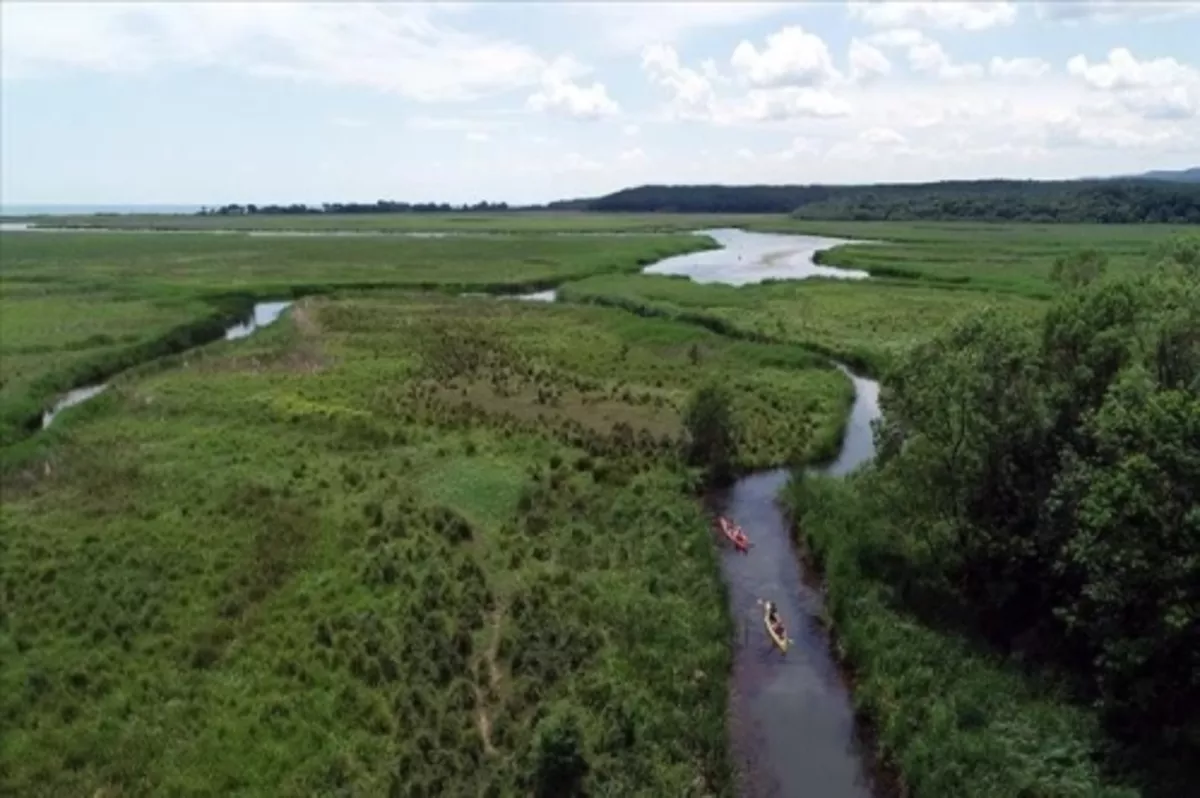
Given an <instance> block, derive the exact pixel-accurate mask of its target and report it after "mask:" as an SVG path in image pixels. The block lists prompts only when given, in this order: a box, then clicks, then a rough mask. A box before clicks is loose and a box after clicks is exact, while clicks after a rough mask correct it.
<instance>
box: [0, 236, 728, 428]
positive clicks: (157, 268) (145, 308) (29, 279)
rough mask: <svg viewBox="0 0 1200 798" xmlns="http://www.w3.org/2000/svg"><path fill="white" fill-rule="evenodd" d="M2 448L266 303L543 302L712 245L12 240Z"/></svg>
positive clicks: (645, 241)
mask: <svg viewBox="0 0 1200 798" xmlns="http://www.w3.org/2000/svg"><path fill="white" fill-rule="evenodd" d="M0 246H2V247H3V266H2V276H3V281H2V283H0V333H2V335H0V374H2V375H3V376H2V377H0V379H2V380H3V382H2V383H0V444H8V443H12V442H14V441H15V440H17V439H18V438H20V437H21V436H22V435H23V434H25V433H26V432H27V431H28V429H27V428H29V427H30V426H31V425H32V426H36V424H37V423H38V420H39V415H40V412H41V410H42V409H43V408H44V407H45V406H46V405H48V404H49V403H50V402H51V401H52V400H53V398H54V397H55V396H56V395H57V394H59V393H61V392H63V391H65V390H68V389H70V388H73V387H77V386H79V385H82V384H85V383H88V382H94V381H97V380H100V379H103V378H105V377H107V376H109V375H111V374H113V373H116V372H118V371H120V370H122V369H125V368H128V367H129V366H131V365H133V364H136V363H139V362H144V361H145V360H148V359H151V358H153V357H158V356H161V355H164V354H169V353H171V352H175V351H180V350H182V349H186V348H189V347H191V346H193V345H195V344H197V343H202V342H205V341H208V340H212V339H213V338H216V337H219V336H220V334H221V331H222V329H223V328H224V327H225V326H227V325H228V324H231V323H233V322H234V321H236V320H237V319H238V317H240V316H243V315H245V314H246V313H248V312H249V310H250V307H251V305H252V304H253V302H254V300H255V299H278V298H281V297H294V296H299V295H304V294H310V293H329V292H333V291H338V290H350V289H354V288H359V289H361V288H368V287H369V288H374V287H413V288H417V287H420V288H426V289H433V290H444V291H447V292H454V291H466V290H475V291H489V290H490V291H503V290H507V291H517V290H522V289H523V290H537V289H541V288H545V287H548V286H551V285H555V284H557V283H559V282H562V281H563V280H567V279H577V278H580V277H584V276H588V275H591V274H596V273H601V272H606V271H636V270H637V269H639V268H641V267H642V266H644V265H646V264H648V263H652V262H654V261H656V260H658V259H660V258H662V257H665V256H667V255H670V254H675V253H680V252H687V251H694V250H697V249H704V248H707V247H711V246H713V244H712V242H711V241H709V240H708V239H705V238H703V237H699V236H654V237H646V236H643V237H633V236H622V237H607V238H604V237H601V238H597V237H592V236H577V237H569V236H561V237H559V236H556V237H545V236H542V237H520V236H508V237H498V238H493V239H487V240H480V239H465V238H442V239H411V238H395V237H393V238H387V239H384V238H340V239H334V238H252V237H248V236H244V235H231V236H214V235H173V234H160V235H152V234H137V233H112V234H104V233H69V234H68V233H64V234H54V233H4V234H2V235H0Z"/></svg>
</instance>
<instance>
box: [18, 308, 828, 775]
mask: <svg viewBox="0 0 1200 798" xmlns="http://www.w3.org/2000/svg"><path fill="white" fill-rule="evenodd" d="M169 366H170V367H168V364H166V363H160V364H156V365H155V366H154V367H143V368H141V369H138V370H135V372H133V373H130V374H127V375H125V376H123V377H120V378H118V379H117V380H116V381H115V382H114V383H113V386H112V388H111V389H110V390H109V392H107V393H106V394H105V395H102V396H101V397H98V398H97V399H96V400H94V401H93V402H90V403H87V404H84V405H81V406H79V407H77V408H73V409H71V410H68V411H66V412H65V413H63V415H62V416H61V418H60V420H59V421H58V422H56V425H55V428H53V429H52V431H53V432H54V435H55V443H54V446H53V447H51V448H49V449H48V450H47V451H46V452H45V453H44V456H43V459H42V460H40V461H39V462H37V463H31V464H28V467H27V468H25V469H23V470H21V471H16V472H9V473H7V474H6V475H5V476H4V478H3V479H4V483H3V485H2V487H3V490H4V495H5V502H4V504H3V507H2V508H0V520H2V522H3V527H4V530H5V534H4V535H3V536H2V537H0V547H2V550H0V598H2V600H3V602H2V604H0V610H2V613H0V688H2V689H0V718H2V719H3V725H4V727H5V729H6V733H5V735H4V737H3V744H2V745H0V792H4V793H6V794H14V795H30V796H60V795H73V794H87V795H95V794H97V792H98V791H103V792H101V794H120V795H124V796H135V795H161V794H182V793H187V794H193V795H227V794H230V793H234V792H236V793H239V794H243V795H272V796H274V795H310V794H314V793H335V792H341V793H346V794H357V795H397V794H399V795H428V796H435V795H437V796H440V795H497V796H503V795H527V794H529V792H530V791H531V790H533V789H535V788H536V786H537V784H536V782H537V780H538V779H539V778H544V777H545V776H544V770H545V769H544V768H543V767H541V765H540V763H541V761H542V760H541V759H540V757H541V756H542V755H541V754H539V751H540V750H541V749H540V748H539V745H540V743H539V740H544V739H548V738H549V737H552V736H553V735H554V734H556V733H561V732H556V731H555V730H561V728H562V724H564V723H568V721H566V720H564V718H571V719H573V720H571V721H570V724H573V725H572V726H571V728H576V729H577V730H578V732H579V743H578V753H579V755H580V756H582V758H583V759H584V761H586V763H587V775H586V776H585V777H584V779H585V783H586V784H587V785H590V786H591V788H592V790H593V792H597V791H601V790H603V791H607V792H608V793H610V794H622V795H632V794H654V795H700V794H708V795H729V794H731V792H730V791H731V789H732V788H731V774H730V765H729V763H728V761H727V757H726V752H725V741H726V730H725V718H724V712H725V700H726V675H727V672H728V668H729V648H728V646H729V643H728V640H729V635H730V622H729V619H728V617H727V610H726V608H725V605H724V602H723V598H722V597H723V592H722V588H721V583H720V577H719V574H718V569H717V565H716V561H715V558H716V556H717V554H716V549H715V547H714V546H713V545H712V541H711V538H710V534H711V533H710V532H709V529H708V524H707V523H706V519H705V518H704V516H703V514H702V511H701V510H700V508H699V506H698V504H697V503H696V502H695V501H694V499H693V498H692V496H691V495H689V493H688V492H687V491H686V489H687V488H688V487H690V486H691V485H692V484H693V477H692V475H691V474H690V473H689V472H687V471H685V470H683V469H682V468H681V467H680V466H678V465H677V464H676V460H675V457H674V451H675V447H676V441H675V436H676V435H677V431H678V424H679V421H678V407H679V406H680V404H681V403H682V401H683V400H684V398H685V397H686V395H687V392H688V390H689V388H690V386H692V385H693V384H697V383H699V382H700V381H702V380H709V379H719V380H721V379H723V380H730V381H733V382H734V383H735V384H736V385H738V386H739V387H740V389H741V390H740V391H739V397H740V401H739V404H738V409H739V413H740V415H741V417H742V419H743V420H744V425H745V429H746V433H745V435H746V438H747V441H746V446H745V447H744V448H745V451H746V457H747V461H746V462H745V463H743V465H747V466H748V465H753V464H755V463H757V462H758V461H761V462H763V463H766V462H771V461H775V460H778V459H779V458H781V457H783V456H785V455H786V454H787V452H785V451H784V447H785V443H786V445H788V446H795V445H798V444H799V443H807V444H808V445H810V446H811V447H813V449H814V450H815V449H817V448H820V447H821V446H828V445H829V444H828V443H823V442H822V441H823V440H824V439H823V438H822V436H823V435H828V436H833V437H836V435H837V432H838V428H839V425H840V421H841V418H842V416H843V414H844V406H845V404H846V402H847V400H848V386H847V385H846V382H845V380H844V379H843V378H842V377H841V375H840V374H839V373H838V372H836V371H834V370H831V369H829V368H827V367H825V365H824V364H821V363H816V362H814V361H813V358H812V356H811V355H810V354H808V353H806V352H803V351H801V350H797V349H796V348H794V347H786V346H767V345H755V344H750V343H746V342H738V341H729V340H727V339H723V338H721V337H719V336H716V335H714V334H711V333H708V332H705V331H703V330H699V329H696V328H693V327H687V326H682V325H677V324H673V323H671V322H668V321H663V320H658V319H641V318H637V317H635V316H631V315H629V314H625V313H623V312H620V311H616V310H611V309H602V308H590V307H585V308H570V307H557V306H542V305H533V304H525V303H518V302H496V301H488V300H469V299H453V298H448V297H444V296H436V295H403V296H402V295H386V296H385V295H383V294H379V293H372V294H370V295H361V296H357V297H345V298H340V299H335V298H330V297H326V298H308V299H305V300H302V301H301V302H299V303H298V304H297V305H296V306H294V307H293V309H292V310H291V311H289V313H288V314H287V315H286V316H284V318H283V319H281V321H280V322H279V323H277V324H276V325H274V326H272V327H270V328H267V329H265V330H263V331H262V332H260V333H259V334H257V335H256V336H255V337H253V338H250V339H247V340H244V341H238V342H218V343H215V344H211V345H209V346H206V347H203V348H202V349H199V350H195V351H192V352H188V353H183V354H178V355H175V356H173V358H171V362H170V364H169ZM797 407H799V408H806V411H805V412H801V413H796V412H795V410H794V409H795V408H797ZM789 438H790V442H789Z"/></svg>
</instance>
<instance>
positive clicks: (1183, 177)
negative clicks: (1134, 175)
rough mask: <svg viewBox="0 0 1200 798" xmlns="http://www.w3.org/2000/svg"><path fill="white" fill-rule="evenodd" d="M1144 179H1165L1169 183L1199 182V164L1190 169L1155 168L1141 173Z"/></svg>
mask: <svg viewBox="0 0 1200 798" xmlns="http://www.w3.org/2000/svg"><path fill="white" fill-rule="evenodd" d="M1141 177H1142V178H1144V179H1146V180H1166V181H1169V182H1171V183H1200V166H1193V167H1192V168H1191V169H1175V170H1171V169H1157V170H1155V171H1153V172H1146V173H1145V174H1143V175H1141Z"/></svg>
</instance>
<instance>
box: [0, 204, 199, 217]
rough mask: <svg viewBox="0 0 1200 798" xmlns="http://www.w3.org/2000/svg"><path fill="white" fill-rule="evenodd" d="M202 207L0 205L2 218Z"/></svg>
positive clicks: (191, 210)
mask: <svg viewBox="0 0 1200 798" xmlns="http://www.w3.org/2000/svg"><path fill="white" fill-rule="evenodd" d="M201 207H202V206H200V205H0V216H45V215H49V216H86V215H89V214H93V213H195V212H196V211H198V210H200V208H201Z"/></svg>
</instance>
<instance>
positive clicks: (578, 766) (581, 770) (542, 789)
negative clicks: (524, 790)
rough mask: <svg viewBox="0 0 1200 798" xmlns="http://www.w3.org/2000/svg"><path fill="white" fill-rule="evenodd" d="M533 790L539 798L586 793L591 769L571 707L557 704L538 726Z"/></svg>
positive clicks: (564, 797) (535, 739)
mask: <svg viewBox="0 0 1200 798" xmlns="http://www.w3.org/2000/svg"><path fill="white" fill-rule="evenodd" d="M533 752H534V753H533V756H534V766H533V793H534V795H535V796H537V797H538V798H571V796H582V795H585V794H586V792H585V790H584V787H583V780H584V777H585V776H586V775H587V773H588V770H589V768H588V763H587V759H586V758H585V757H584V753H583V733H582V732H581V731H580V728H579V721H578V719H577V718H576V717H575V714H574V713H573V712H571V711H570V710H569V709H567V708H564V707H561V706H556V707H554V708H553V709H551V711H550V713H549V714H547V715H546V716H545V717H543V718H542V720H541V721H539V723H538V725H537V728H536V729H535V730H534V743H533Z"/></svg>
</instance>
